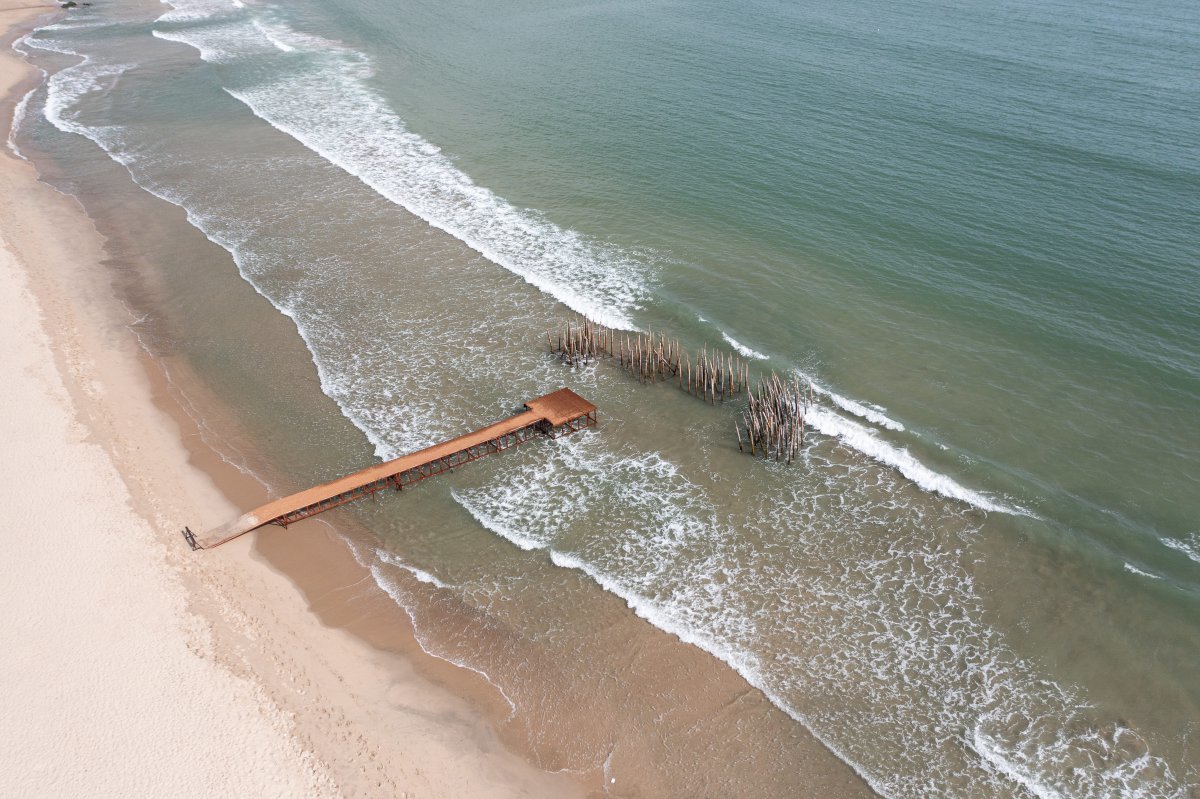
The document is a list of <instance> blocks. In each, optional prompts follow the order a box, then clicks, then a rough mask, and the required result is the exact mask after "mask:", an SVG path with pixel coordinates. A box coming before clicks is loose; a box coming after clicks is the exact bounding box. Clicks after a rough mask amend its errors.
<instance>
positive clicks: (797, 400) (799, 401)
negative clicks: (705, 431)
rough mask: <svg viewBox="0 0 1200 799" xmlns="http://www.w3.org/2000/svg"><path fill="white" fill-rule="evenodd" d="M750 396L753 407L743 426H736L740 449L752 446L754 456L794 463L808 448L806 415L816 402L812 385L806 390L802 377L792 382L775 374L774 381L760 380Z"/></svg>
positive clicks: (744, 418)
mask: <svg viewBox="0 0 1200 799" xmlns="http://www.w3.org/2000/svg"><path fill="white" fill-rule="evenodd" d="M747 396H748V398H749V401H750V402H749V407H747V409H746V411H745V412H744V413H743V414H742V421H741V424H738V423H737V422H734V424H733V427H734V430H735V431H736V432H737V438H738V449H740V450H741V451H742V452H745V451H746V447H749V448H750V453H751V454H752V455H762V456H763V457H764V458H766V459H767V460H771V459H772V458H774V459H775V460H776V461H783V462H785V463H791V462H792V461H793V460H795V459H796V453H797V452H798V451H799V450H800V448H801V447H803V446H804V414H805V411H806V410H808V405H809V403H810V402H812V401H813V389H812V385H811V384H810V385H809V386H808V387H807V390H806V389H805V387H804V386H801V385H800V380H799V378H793V379H792V380H791V381H790V382H789V381H786V380H780V379H779V375H777V374H775V373H774V372H772V373H771V377H770V379H763V378H759V381H758V387H757V388H755V389H752V390H751V391H749V392H748V393H747ZM743 433H744V434H745V444H744V445H743Z"/></svg>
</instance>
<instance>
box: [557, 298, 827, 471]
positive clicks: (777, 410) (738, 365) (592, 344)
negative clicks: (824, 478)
mask: <svg viewBox="0 0 1200 799" xmlns="http://www.w3.org/2000/svg"><path fill="white" fill-rule="evenodd" d="M546 342H547V343H548V344H549V345H550V352H551V353H552V354H553V355H556V356H557V357H558V358H559V359H560V360H561V361H562V362H563V363H565V364H568V365H570V366H580V365H586V364H588V363H591V362H593V361H597V360H599V359H601V358H611V359H613V360H616V361H617V362H618V363H619V364H620V366H621V368H622V369H624V370H625V371H626V372H628V373H629V374H631V375H633V376H634V377H636V378H637V379H638V380H640V381H641V382H642V383H643V384H649V383H656V382H659V381H666V380H670V379H672V378H674V379H675V381H676V382H677V383H678V385H679V388H680V389H681V390H683V391H687V392H688V394H690V395H692V396H695V397H700V398H701V399H703V400H705V401H706V402H708V403H710V404H713V405H715V404H716V403H717V402H718V401H721V402H724V401H725V400H728V399H732V398H733V397H734V396H735V395H739V394H743V393H744V394H746V395H747V405H748V406H747V408H746V410H745V411H744V412H743V413H742V416H741V419H740V421H735V422H734V432H735V433H736V434H737V441H738V449H739V450H741V451H742V452H747V451H748V452H750V454H752V455H756V456H762V457H763V458H766V459H767V460H775V461H778V462H783V463H788V464H790V463H791V462H792V461H794V460H795V459H796V456H797V454H798V453H799V450H800V449H801V448H802V447H803V446H804V440H805V433H806V425H805V414H806V413H807V411H808V408H809V406H810V405H811V404H813V403H814V402H815V399H816V396H815V393H814V392H813V387H812V384H811V383H809V384H807V385H802V384H801V382H800V380H799V378H793V379H791V380H785V379H780V377H779V375H777V374H776V373H775V372H772V373H771V375H770V377H762V376H760V377H759V379H758V384H757V385H756V386H754V387H751V381H750V364H749V363H748V362H747V361H745V360H744V359H742V358H740V357H738V356H736V355H734V354H732V353H729V352H721V351H719V350H715V349H714V350H709V348H708V345H705V346H704V348H703V349H702V350H701V351H700V352H698V353H696V356H695V358H694V359H693V358H692V356H691V355H690V354H689V353H688V352H686V351H684V350H683V349H682V348H681V347H680V345H679V341H678V340H677V339H673V338H668V337H667V336H666V335H664V334H663V333H654V332H649V333H632V334H631V333H625V332H622V331H617V330H614V329H612V328H610V327H606V326H605V325H601V324H598V323H596V322H593V321H592V320H590V319H588V318H586V317H576V319H575V320H573V321H568V322H567V323H566V325H565V326H564V328H563V329H562V330H561V331H560V332H559V333H558V334H557V335H555V336H553V337H552V336H551V335H550V334H548V333H547V334H546Z"/></svg>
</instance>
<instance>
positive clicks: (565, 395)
mask: <svg viewBox="0 0 1200 799" xmlns="http://www.w3.org/2000/svg"><path fill="white" fill-rule="evenodd" d="M525 409H526V410H525V411H524V412H523V413H519V414H517V415H516V416H511V417H509V418H507V419H504V420H502V421H499V422H496V423H494V424H490V425H488V426H487V427H484V428H481V429H479V430H476V431H474V432H472V433H467V434H466V435H461V436H459V437H458V438H453V439H450V440H449V441H445V442H443V443H441V444H435V445H434V446H432V447H428V448H426V449H423V450H420V451H419V452H414V453H412V454H409V455H402V456H400V457H399V458H396V459H395V460H390V461H387V462H385V463H380V464H376V465H375V466H369V467H367V468H366V469H363V470H362V471H358V472H355V473H354V474H350V475H346V476H345V477H341V478H338V479H337V480H333V481H331V482H328V483H324V484H322V485H319V486H314V487H313V488H308V489H305V490H304V491H299V492H297V493H295V494H292V495H291V496H288V497H283V498H282V499H276V500H273V501H271V502H268V503H267V504H265V505H263V506H261V507H259V508H255V509H254V510H252V511H249V512H248V513H244V514H242V515H241V516H239V517H238V518H236V519H234V520H233V521H231V522H229V523H228V524H224V525H222V526H220V527H217V528H215V529H213V530H210V531H209V532H208V533H206V534H204V535H203V536H199V537H197V536H195V535H193V534H192V533H191V530H187V529H185V531H184V538H185V539H187V541H188V544H189V545H191V546H192V548H193V549H212V548H213V547H216V546H220V545H221V544H224V543H225V542H226V541H231V540H233V539H234V538H237V537H238V536H240V535H245V534H246V533H248V532H250V531H251V530H254V529H257V528H259V527H262V526H263V525H267V524H278V525H281V526H283V527H287V526H288V525H289V524H291V523H293V522H298V521H300V520H302V519H307V518H308V517H309V516H314V515H316V514H318V513H321V512H322V511H326V510H329V509H330V508H336V507H338V506H340V505H345V504H346V503H347V502H353V501H354V500H356V499H361V498H362V497H366V496H371V495H373V494H374V493H375V492H377V491H381V490H383V489H385V488H393V489H395V490H397V491H399V490H401V489H403V488H404V487H405V486H409V485H412V484H413V483H416V482H419V481H421V480H424V479H425V478H427V477H433V476H434V475H437V474H441V473H442V472H445V471H448V470H450V469H453V468H454V467H456V466H461V465H463V464H465V463H470V462H471V461H474V460H478V459H479V458H482V457H484V456H486V455H491V454H494V453H496V452H502V451H503V450H506V449H509V448H510V447H515V446H517V445H519V444H523V443H525V442H526V441H529V440H530V439H532V438H537V437H543V436H550V437H553V438H557V437H558V436H561V435H566V434H567V433H573V432H575V431H576V430H582V429H583V428H585V427H591V426H593V425H595V424H596V406H595V405H593V404H592V403H590V402H588V401H587V400H585V399H584V398H583V397H581V396H579V395H578V394H576V393H575V392H574V391H571V390H570V389H567V388H563V389H559V390H558V391H555V392H554V393H552V394H547V395H546V396H544V397H538V398H537V399H533V400H529V401H528V402H526V403H525Z"/></svg>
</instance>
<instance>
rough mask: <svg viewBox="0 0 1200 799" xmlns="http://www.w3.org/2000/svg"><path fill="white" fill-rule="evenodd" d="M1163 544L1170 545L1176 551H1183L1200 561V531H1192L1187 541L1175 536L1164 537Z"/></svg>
mask: <svg viewBox="0 0 1200 799" xmlns="http://www.w3.org/2000/svg"><path fill="white" fill-rule="evenodd" d="M1162 542H1163V546H1166V547H1170V548H1171V549H1173V550H1175V551H1176V552H1182V553H1183V554H1185V555H1187V556H1188V557H1189V558H1190V559H1191V560H1194V561H1195V562H1196V563H1200V533H1192V534H1191V535H1190V536H1188V540H1187V541H1180V540H1178V539H1175V538H1164V539H1162Z"/></svg>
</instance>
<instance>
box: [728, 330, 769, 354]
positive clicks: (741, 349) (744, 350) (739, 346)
mask: <svg viewBox="0 0 1200 799" xmlns="http://www.w3.org/2000/svg"><path fill="white" fill-rule="evenodd" d="M721 338H723V339H725V343H726V344H728V345H729V346H731V347H733V348H734V349H735V350H737V352H738V354H740V355H741V356H742V357H743V358H753V359H754V360H756V361H765V360H766V359H767V356H766V355H764V354H763V353H761V352H759V351H758V350H754V349H751V348H749V347H747V346H746V345H745V344H743V343H742V342H740V341H738V340H737V339H735V338H734V337H733V336H731V335H729V334H728V333H726V332H725V331H724V330H722V331H721Z"/></svg>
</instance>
